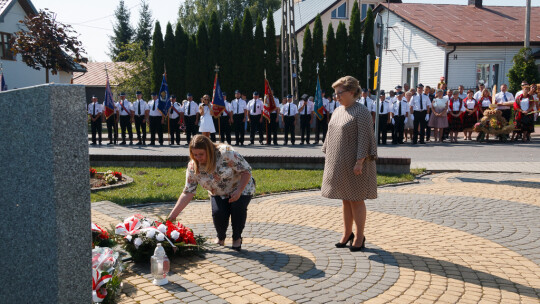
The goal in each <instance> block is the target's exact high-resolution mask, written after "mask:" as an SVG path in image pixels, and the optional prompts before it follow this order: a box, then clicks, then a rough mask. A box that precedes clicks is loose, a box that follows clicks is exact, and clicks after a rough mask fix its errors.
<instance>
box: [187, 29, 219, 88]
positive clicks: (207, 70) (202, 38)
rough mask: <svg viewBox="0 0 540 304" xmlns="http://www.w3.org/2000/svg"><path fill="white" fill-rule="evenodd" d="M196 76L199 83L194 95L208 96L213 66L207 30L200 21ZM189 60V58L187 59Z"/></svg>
mask: <svg viewBox="0 0 540 304" xmlns="http://www.w3.org/2000/svg"><path fill="white" fill-rule="evenodd" d="M196 37H197V57H196V58H197V69H199V71H197V75H198V77H199V78H198V81H199V91H198V92H197V93H196V94H198V95H200V96H202V95H203V94H210V90H211V89H212V83H213V77H212V75H213V74H214V73H213V72H212V71H213V66H214V64H212V63H211V62H210V58H209V56H210V52H209V47H210V45H209V43H208V30H207V29H206V23H205V22H204V21H201V22H200V23H199V29H198V30H197V36H196ZM189 60H191V58H190V59H189Z"/></svg>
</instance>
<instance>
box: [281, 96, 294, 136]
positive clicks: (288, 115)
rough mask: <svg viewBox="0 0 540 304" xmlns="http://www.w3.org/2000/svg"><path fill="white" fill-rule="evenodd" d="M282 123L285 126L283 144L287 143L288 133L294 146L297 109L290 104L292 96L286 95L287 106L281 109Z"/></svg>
mask: <svg viewBox="0 0 540 304" xmlns="http://www.w3.org/2000/svg"><path fill="white" fill-rule="evenodd" d="M281 110H282V112H281V115H283V121H284V124H285V131H284V133H285V143H284V144H283V145H284V146H286V145H287V143H288V142H289V133H290V134H291V143H292V144H293V145H294V126H295V125H296V116H298V107H297V106H296V105H295V104H294V103H293V102H292V95H287V104H285V105H283V106H282V108H281Z"/></svg>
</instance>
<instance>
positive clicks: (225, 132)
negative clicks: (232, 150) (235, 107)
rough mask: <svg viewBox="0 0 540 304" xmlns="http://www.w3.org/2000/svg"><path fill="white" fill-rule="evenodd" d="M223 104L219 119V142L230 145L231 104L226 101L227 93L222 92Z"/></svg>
mask: <svg viewBox="0 0 540 304" xmlns="http://www.w3.org/2000/svg"><path fill="white" fill-rule="evenodd" d="M221 95H223V102H224V103H225V110H223V112H222V113H221V117H220V119H219V140H220V141H221V142H222V143H224V142H225V141H227V143H228V144H229V145H230V144H231V123H232V113H231V103H230V102H228V101H227V93H225V92H222V93H221Z"/></svg>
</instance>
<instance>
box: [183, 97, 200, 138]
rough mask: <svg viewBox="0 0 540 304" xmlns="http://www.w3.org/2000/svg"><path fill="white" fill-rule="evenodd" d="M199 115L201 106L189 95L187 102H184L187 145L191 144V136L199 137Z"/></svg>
mask: <svg viewBox="0 0 540 304" xmlns="http://www.w3.org/2000/svg"><path fill="white" fill-rule="evenodd" d="M198 115H199V105H198V104H197V103H196V102H195V101H193V95H191V93H187V100H185V101H184V121H185V124H186V140H187V145H189V143H190V142H191V136H195V135H197V131H198V130H199V128H198V127H197V123H198V119H197V118H198Z"/></svg>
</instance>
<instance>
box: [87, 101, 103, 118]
mask: <svg viewBox="0 0 540 304" xmlns="http://www.w3.org/2000/svg"><path fill="white" fill-rule="evenodd" d="M102 112H103V105H101V104H99V103H97V102H92V103H91V104H89V105H88V114H90V115H92V116H95V115H98V114H99V113H102Z"/></svg>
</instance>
